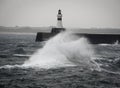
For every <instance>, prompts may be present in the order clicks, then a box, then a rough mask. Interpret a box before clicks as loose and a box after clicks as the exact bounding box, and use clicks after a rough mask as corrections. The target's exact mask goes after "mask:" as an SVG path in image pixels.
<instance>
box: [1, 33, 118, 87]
mask: <svg viewBox="0 0 120 88" xmlns="http://www.w3.org/2000/svg"><path fill="white" fill-rule="evenodd" d="M35 37H36V35H34V34H29V35H28V34H27V35H26V34H0V88H120V45H119V44H92V45H91V46H92V47H93V49H94V52H95V54H94V58H95V59H94V61H95V62H96V63H97V65H99V67H100V69H101V70H100V71H99V70H95V69H93V70H91V69H90V68H88V67H87V66H86V67H85V66H83V67H82V65H75V66H62V67H55V68H54V67H50V68H47V69H45V68H44V64H45V63H47V64H49V62H47V61H46V60H45V59H46V58H45V59H44V58H43V60H45V61H44V63H40V65H38V66H41V64H43V68H38V67H36V66H35V67H34V66H33V67H32V66H31V67H24V66H23V67H20V66H21V65H23V64H24V63H25V61H28V60H29V59H30V57H31V56H33V55H34V53H35V52H36V51H37V50H40V49H42V48H43V47H44V44H45V43H43V42H35ZM77 43H78V42H77ZM77 43H71V46H72V45H73V44H77ZM59 44H62V43H59ZM55 46H56V45H55ZM63 46H64V47H68V46H69V44H68V45H67V46H66V45H65V44H63ZM75 46H76V45H75ZM59 47H62V46H59ZM68 48H71V47H68ZM68 48H65V49H67V50H68V51H70V50H69V49H68ZM50 49H51V48H50ZM72 49H73V48H72ZM72 49H71V50H72ZM51 50H52V49H51ZM60 50H61V49H60ZM61 51H62V52H63V50H61ZM83 51H84V50H83ZM44 52H46V49H44ZM49 52H53V51H49ZM49 52H47V53H49ZM70 52H71V51H70ZM81 52H82V51H81ZM38 54H39V53H38ZM54 54H56V53H54ZM57 54H59V53H57ZM71 54H73V53H71ZM71 54H70V55H71ZM43 55H44V53H43ZM45 55H46V54H45ZM47 55H48V54H47ZM50 55H51V54H50ZM67 55H69V54H68V53H67ZM77 55H78V56H79V54H77ZM85 55H86V54H85ZM58 56H59V55H58ZM38 57H39V56H38ZM49 57H50V56H49ZM55 58H56V57H55ZM68 58H71V57H69V56H68ZM83 58H85V57H83ZM48 59H49V58H48ZM49 60H52V59H49ZM73 60H74V58H73V59H72V60H71V59H70V61H72V62H74V64H75V63H76V62H77V61H76V62H75V61H73ZM77 60H78V59H77ZM80 60H82V59H80ZM85 60H87V59H85ZM31 61H32V62H34V61H36V59H33V58H32V60H31ZM38 61H39V60H37V62H38ZM40 61H42V60H40ZM51 62H52V63H51ZM60 62H61V63H62V62H64V61H63V59H61V61H60ZM84 62H87V61H84ZM84 62H82V64H84ZM27 63H29V61H28V62H27ZM30 63H31V62H30ZM35 63H36V62H35ZM38 63H39V62H38ZM55 63H57V65H59V64H58V63H59V62H58V61H56V59H55V61H50V64H49V65H47V66H48V67H49V66H51V65H53V64H55ZM61 63H60V65H61ZM92 63H93V62H92ZM64 64H65V63H64ZM79 64H81V63H79ZM88 64H89V63H88ZM53 66H56V64H55V65H53ZM88 66H89V65H88Z"/></svg>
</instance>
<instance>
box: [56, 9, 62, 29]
mask: <svg viewBox="0 0 120 88" xmlns="http://www.w3.org/2000/svg"><path fill="white" fill-rule="evenodd" d="M57 28H63V25H62V14H61V10H60V9H59V10H58V14H57Z"/></svg>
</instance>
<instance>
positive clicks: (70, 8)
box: [0, 0, 120, 28]
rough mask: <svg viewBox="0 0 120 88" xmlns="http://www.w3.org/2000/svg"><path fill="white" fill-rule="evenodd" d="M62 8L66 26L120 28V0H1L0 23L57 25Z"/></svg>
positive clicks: (7, 24)
mask: <svg viewBox="0 0 120 88" xmlns="http://www.w3.org/2000/svg"><path fill="white" fill-rule="evenodd" d="M58 9H61V10H62V14H63V24H64V27H72V28H73V27H74V28H80V27H82V28H91V27H97V28H104V27H109V28H111V27H112V28H120V0H0V25H1V26H16V25H18V26H34V27H35V26H37V27H43V26H56V16H57V10H58Z"/></svg>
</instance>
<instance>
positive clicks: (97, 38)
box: [36, 10, 120, 44]
mask: <svg viewBox="0 0 120 88" xmlns="http://www.w3.org/2000/svg"><path fill="white" fill-rule="evenodd" d="M61 31H65V28H63V25H62V13H61V10H58V15H57V27H56V28H52V30H51V32H50V33H46V32H38V33H37V36H36V41H44V40H47V39H49V38H51V37H53V36H55V35H56V34H58V33H59V32H61ZM108 31H109V30H108ZM76 35H79V36H84V37H86V38H87V39H88V40H89V41H90V43H92V44H100V43H106V44H113V43H115V42H116V41H117V43H119V41H120V34H119V33H118V34H110V33H104V32H103V33H102V34H101V33H76Z"/></svg>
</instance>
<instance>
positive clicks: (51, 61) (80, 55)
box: [23, 32, 100, 70]
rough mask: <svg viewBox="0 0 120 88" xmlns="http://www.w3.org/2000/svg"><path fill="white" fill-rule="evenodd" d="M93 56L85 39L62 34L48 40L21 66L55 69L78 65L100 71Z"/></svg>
mask: <svg viewBox="0 0 120 88" xmlns="http://www.w3.org/2000/svg"><path fill="white" fill-rule="evenodd" d="M93 56H94V50H93V48H92V46H91V45H90V44H89V42H88V40H87V39H86V38H84V37H81V38H79V37H78V36H76V35H75V34H73V33H70V32H62V33H60V34H58V35H57V36H55V37H53V38H51V39H50V40H48V41H47V42H46V44H45V46H44V47H43V48H42V49H39V50H38V51H37V52H36V53H35V54H34V55H32V56H31V57H30V59H29V60H27V61H25V63H24V64H23V66H28V67H39V68H56V67H64V66H76V65H79V66H81V67H88V68H92V69H99V70H100V68H99V66H98V64H97V63H96V62H95V61H94V60H93V59H92V57H93Z"/></svg>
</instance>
